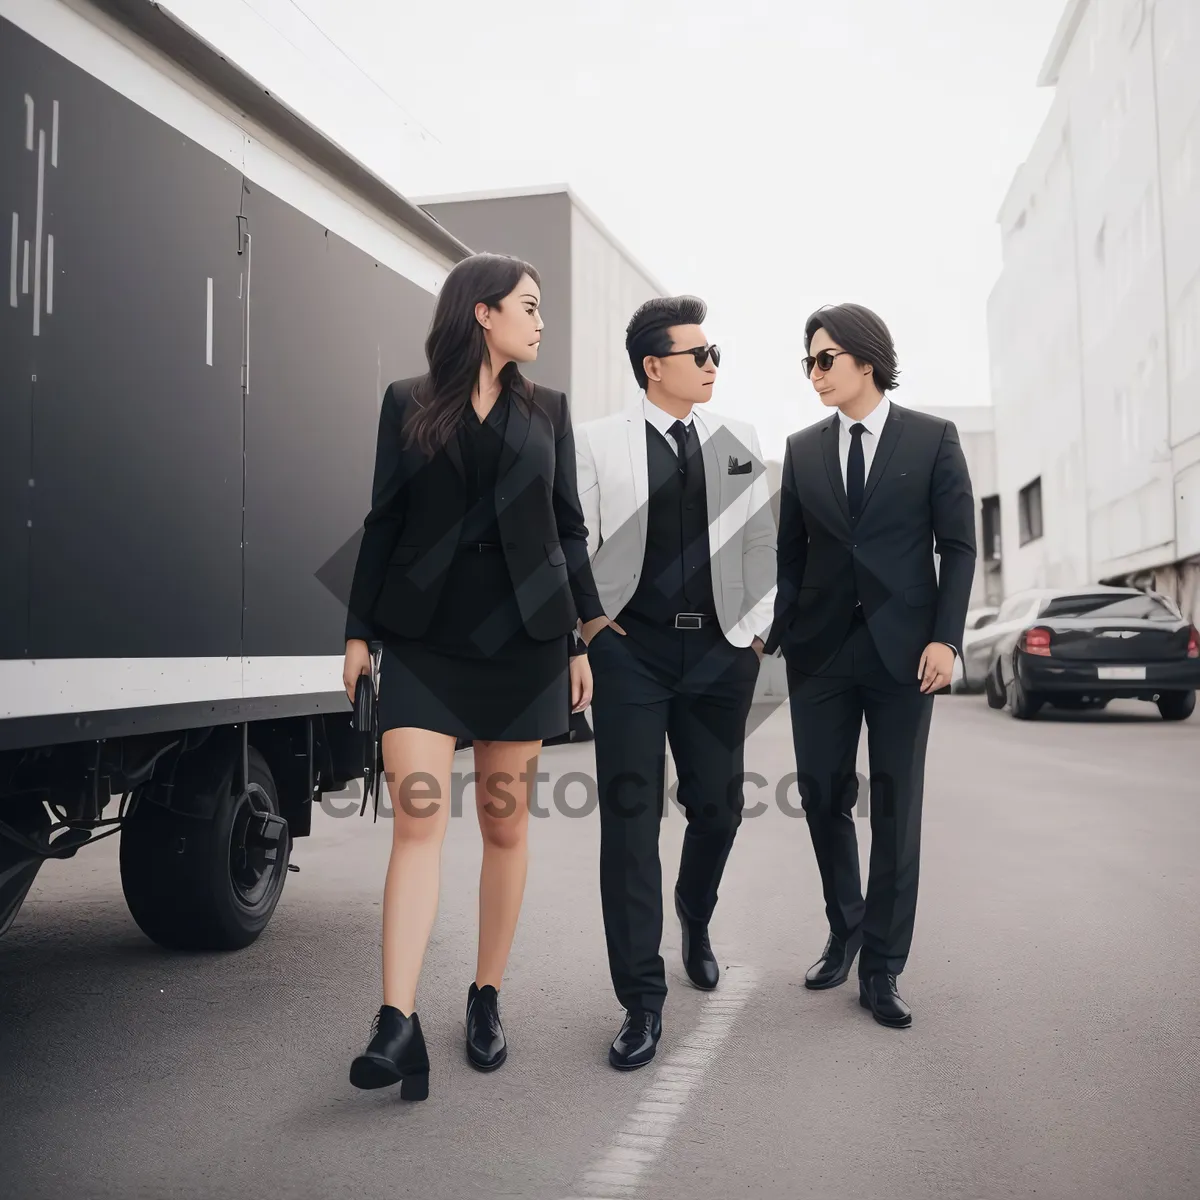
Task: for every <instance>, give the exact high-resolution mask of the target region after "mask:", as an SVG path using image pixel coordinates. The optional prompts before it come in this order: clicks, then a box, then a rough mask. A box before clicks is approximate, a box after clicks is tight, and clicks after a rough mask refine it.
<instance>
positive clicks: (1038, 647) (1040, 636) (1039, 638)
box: [1021, 625, 1050, 657]
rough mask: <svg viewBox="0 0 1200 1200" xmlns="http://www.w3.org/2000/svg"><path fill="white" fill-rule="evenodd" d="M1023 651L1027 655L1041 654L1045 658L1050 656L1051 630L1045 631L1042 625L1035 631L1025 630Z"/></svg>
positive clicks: (1035, 628)
mask: <svg viewBox="0 0 1200 1200" xmlns="http://www.w3.org/2000/svg"><path fill="white" fill-rule="evenodd" d="M1021 649H1022V650H1024V651H1025V653H1026V654H1041V655H1043V656H1044V657H1049V655H1050V630H1048V629H1043V628H1042V627H1041V626H1040V625H1038V626H1035V627H1034V628H1033V629H1027V630H1025V632H1024V634H1023V635H1022V636H1021Z"/></svg>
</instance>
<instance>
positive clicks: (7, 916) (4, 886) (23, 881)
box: [0, 797, 50, 937]
mask: <svg viewBox="0 0 1200 1200" xmlns="http://www.w3.org/2000/svg"><path fill="white" fill-rule="evenodd" d="M4 819H5V820H6V821H7V822H8V824H9V825H11V826H12V827H13V828H14V829H16V830H18V831H19V832H20V833H23V834H24V835H25V836H26V837H27V838H30V839H32V840H33V841H34V842H38V843H40V844H41V845H46V844H47V843H48V841H49V839H48V838H47V837H46V830H48V829H49V828H50V815H49V814H48V813H47V812H46V810H45V808H44V807H43V806H42V804H41V803H40V802H39V801H36V800H32V799H27V798H26V797H21V798H19V799H18V800H17V801H16V802H15V803H13V804H11V805H10V806H9V807H8V808H7V809H6V810H5V812H4ZM43 861H45V860H44V859H42V858H39V857H38V856H37V855H35V854H31V853H30V852H29V851H28V850H27V849H26V848H25V847H24V846H21V845H19V844H18V843H16V842H10V841H9V840H8V839H7V838H5V837H4V836H3V835H0V937H3V936H4V935H5V934H6V933H7V932H8V931H9V929H10V928H11V926H12V923H13V922H14V921H15V920H16V919H17V913H19V912H20V911H21V905H22V903H23V902H24V900H25V897H26V895H27V894H28V892H29V889H30V888H31V887H33V881H34V879H36V878H37V873H38V871H39V870H40V869H41V865H42V863H43Z"/></svg>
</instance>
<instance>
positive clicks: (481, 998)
mask: <svg viewBox="0 0 1200 1200" xmlns="http://www.w3.org/2000/svg"><path fill="white" fill-rule="evenodd" d="M507 1057H508V1045H507V1043H506V1042H505V1040H504V1028H503V1026H501V1024H500V996H499V993H498V992H497V991H496V989H495V988H494V987H492V985H491V984H490V983H489V984H486V985H485V986H484V987H479V986H478V985H477V984H474V983H473V984H471V988H470V991H468V992H467V1060H468V1062H470V1064H471V1066H473V1067H477V1068H478V1069H479V1070H480V1071H494V1070H495V1069H496V1068H497V1067H498V1066H500V1064H501V1063H503V1062H504V1060H505V1059H506V1058H507Z"/></svg>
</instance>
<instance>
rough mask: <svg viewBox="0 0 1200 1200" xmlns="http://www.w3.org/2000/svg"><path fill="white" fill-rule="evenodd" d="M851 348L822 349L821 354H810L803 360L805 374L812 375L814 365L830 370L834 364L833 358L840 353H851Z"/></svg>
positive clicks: (823, 369)
mask: <svg viewBox="0 0 1200 1200" xmlns="http://www.w3.org/2000/svg"><path fill="white" fill-rule="evenodd" d="M849 353H850V351H849V350H822V351H821V352H820V353H819V354H816V355H809V356H808V357H807V358H805V359H804V360H803V363H804V374H805V376H807V377H811V375H812V369H813V365H814V364H815V365H816V366H818V367H820V368H821V370H822V371H828V370H829V369H830V368H831V367H832V366H833V360H834V359H835V358H837V356H838V355H839V354H849Z"/></svg>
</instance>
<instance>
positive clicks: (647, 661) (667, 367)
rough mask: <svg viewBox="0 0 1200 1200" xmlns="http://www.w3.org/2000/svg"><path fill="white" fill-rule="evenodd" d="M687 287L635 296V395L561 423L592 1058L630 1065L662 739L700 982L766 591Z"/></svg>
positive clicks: (741, 433)
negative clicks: (595, 814)
mask: <svg viewBox="0 0 1200 1200" xmlns="http://www.w3.org/2000/svg"><path fill="white" fill-rule="evenodd" d="M705 314H706V308H705V305H704V302H703V301H701V300H699V299H697V298H696V297H694V296H676V297H667V298H661V299H655V300H651V301H649V302H648V303H646V304H644V305H642V307H641V308H639V309H638V311H637V312H636V313H635V314H634V316H633V319H632V320H631V321H630V323H629V326H628V328H627V330H626V336H625V345H626V349H627V351H628V353H629V360H630V364H631V365H632V367H633V373H634V376H635V378H636V379H637V381H638V384H639V386H640V387H641V388H642V389H643V390H644V393H645V394H644V397H643V399H641V400H640V401H638V402H637V403H636V404H634V405H632V406H630V407H629V408H627V409H625V410H624V411H621V412H618V413H614V414H613V415H611V416H608V417H603V418H600V419H599V420H595V421H588V422H584V423H582V424H580V425H578V426H576V428H575V439H576V461H577V468H578V477H579V498H580V502H581V504H582V507H583V512H584V520H585V523H586V525H587V530H588V553H589V556H590V558H591V562H592V572H593V574H594V576H595V579H596V585H597V590H598V591H599V594H600V602H601V604H602V605H603V608H604V612H605V615H604V616H603V617H598V618H596V619H595V620H592V621H589V622H587V623H586V624H585V625H583V627H582V629H581V635H582V638H583V641H584V642H585V643H586V645H587V654H588V661H589V663H590V664H591V668H592V676H593V698H592V717H593V723H594V726H595V747H596V768H597V777H598V779H597V782H598V784H599V796H600V892H601V903H602V907H603V911H604V927H605V937H606V939H607V943H608V958H609V968H610V971H611V973H612V980H613V987H614V989H615V991H616V993H617V998H618V999H619V1000H620V1002H621V1004H622V1005H623V1007H624V1008H625V1009H626V1015H625V1020H624V1023H623V1024H622V1027H621V1031H620V1033H619V1034H618V1035H617V1038H616V1040H615V1041H614V1042H613V1044H612V1048H611V1049H610V1051H609V1061H610V1062H611V1063H612V1065H613V1066H614V1067H616V1068H618V1069H623V1070H630V1069H633V1068H635V1067H640V1066H644V1065H645V1064H646V1063H647V1062H649V1061H650V1060H651V1059H652V1058H653V1057H654V1054H655V1050H656V1048H657V1045H658V1040H659V1038H660V1037H661V1035H662V1007H663V1000H664V998H665V997H666V993H667V985H666V971H665V967H664V963H663V959H662V956H661V954H660V953H659V947H660V943H661V940H662V926H663V913H662V868H661V864H660V862H659V853H658V833H659V824H660V822H661V818H662V814H663V797H664V774H665V766H666V743H667V742H668V741H669V742H670V746H671V754H672V757H673V759H674V761H675V766H676V773H677V775H678V781H679V782H678V800H679V802H680V804H681V805H682V806H683V808H684V811H685V813H686V815H687V830H686V832H685V835H684V843H683V855H682V858H681V861H680V866H679V875H678V879H677V882H676V886H675V909H676V913H677V914H678V916H679V920H680V924H681V926H682V933H683V961H684V968H685V970H686V972H687V975H688V978H689V979H690V980H691V982H692V983H693V984H694V985H695V986H697V987H700V988H705V989H711V988H714V987H716V985H717V982H718V978H719V974H720V971H719V968H718V965H717V961H716V958H715V956H714V955H713V952H712V949H711V946H710V945H709V938H708V923H709V920H710V918H711V916H712V913H713V909H714V907H715V905H716V901H717V888H718V885H719V883H720V880H721V875H722V872H723V871H724V868H725V862H726V859H727V858H728V856H729V851H730V849H731V847H732V845H733V840H734V836H735V834H736V832H737V829H738V826H739V825H740V823H741V819H742V804H743V800H742V776H743V772H744V753H743V752H744V745H745V737H746V720H747V717H748V716H749V713H750V705H751V702H752V700H753V695H754V687H755V683H756V681H757V677H758V671H759V665H760V663H761V661H762V652H763V646H764V644H765V642H766V639H767V636H768V634H769V632H770V628H771V621H772V617H773V609H774V600H775V581H776V562H775V540H776V530H775V520H774V515H773V513H772V510H771V504H770V491H769V486H768V481H767V475H766V468H765V464H764V463H763V461H762V455H761V453H760V451H759V445H758V437H757V434H756V433H755V431H754V429H753V427H752V426H750V425H749V424H747V423H745V422H743V421H734V420H729V419H728V418H725V417H721V416H718V415H716V414H714V413H710V412H709V411H708V410H707V409H706V407H705V406H706V405H707V404H708V401H709V398H710V397H711V396H712V391H713V385H714V383H715V382H716V377H717V367H718V365H719V363H720V357H721V355H720V350H719V349H718V348H717V347H716V346H711V345H709V343H708V341H707V339H706V337H705V334H704V330H703V329H702V328H701V323H702V322H703V320H704V317H705Z"/></svg>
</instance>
